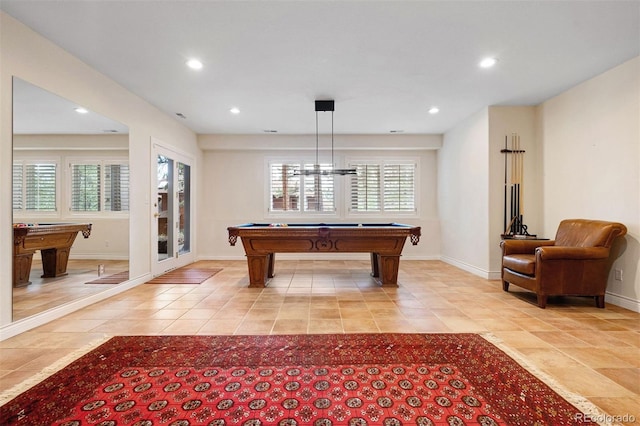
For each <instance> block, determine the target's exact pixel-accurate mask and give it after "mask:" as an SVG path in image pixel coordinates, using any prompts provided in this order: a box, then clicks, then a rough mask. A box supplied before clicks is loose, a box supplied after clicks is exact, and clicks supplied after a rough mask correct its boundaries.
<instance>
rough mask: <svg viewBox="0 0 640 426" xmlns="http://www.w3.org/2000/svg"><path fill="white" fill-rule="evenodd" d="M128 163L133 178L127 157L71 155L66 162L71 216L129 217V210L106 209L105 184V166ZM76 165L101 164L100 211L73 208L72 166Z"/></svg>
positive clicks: (67, 191) (68, 208) (68, 211)
mask: <svg viewBox="0 0 640 426" xmlns="http://www.w3.org/2000/svg"><path fill="white" fill-rule="evenodd" d="M114 164H116V165H126V166H127V167H129V178H131V167H130V165H129V160H128V159H127V158H122V157H104V158H98V159H94V158H89V157H69V158H68V159H67V163H66V173H67V179H66V180H67V182H68V184H67V185H66V195H67V203H68V206H67V214H68V215H69V216H70V217H128V216H129V210H121V211H112V210H105V186H106V180H105V178H104V175H105V166H108V165H114ZM74 165H98V166H100V201H99V203H100V209H99V210H98V211H75V210H72V206H71V203H72V199H73V172H72V167H73V166H74ZM129 188H131V183H130V182H129ZM128 204H129V208H131V191H129V201H128Z"/></svg>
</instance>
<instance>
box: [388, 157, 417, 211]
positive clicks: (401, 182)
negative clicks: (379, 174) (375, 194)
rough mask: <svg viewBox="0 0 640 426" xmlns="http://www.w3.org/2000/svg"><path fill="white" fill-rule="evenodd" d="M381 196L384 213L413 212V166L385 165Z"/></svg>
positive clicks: (414, 207)
mask: <svg viewBox="0 0 640 426" xmlns="http://www.w3.org/2000/svg"><path fill="white" fill-rule="evenodd" d="M383 196H384V210H385V211H397V212H413V211H415V209H416V206H415V165H414V164H385V165H384V194H383Z"/></svg>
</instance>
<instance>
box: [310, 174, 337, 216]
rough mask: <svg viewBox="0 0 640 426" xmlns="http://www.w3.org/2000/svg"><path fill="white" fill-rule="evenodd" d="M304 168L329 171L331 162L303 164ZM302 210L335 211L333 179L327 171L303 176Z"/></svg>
mask: <svg viewBox="0 0 640 426" xmlns="http://www.w3.org/2000/svg"><path fill="white" fill-rule="evenodd" d="M304 169H305V170H319V171H320V173H322V172H325V171H326V172H329V171H331V170H332V167H331V164H318V165H314V164H305V165H304ZM304 196H305V197H304V210H305V211H314V212H333V211H335V201H334V199H335V197H334V179H333V175H332V174H330V173H328V174H326V175H324V174H314V175H308V176H305V177H304Z"/></svg>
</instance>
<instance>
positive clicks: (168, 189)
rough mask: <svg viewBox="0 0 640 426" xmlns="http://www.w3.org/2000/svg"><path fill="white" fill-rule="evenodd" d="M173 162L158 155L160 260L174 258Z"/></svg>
mask: <svg viewBox="0 0 640 426" xmlns="http://www.w3.org/2000/svg"><path fill="white" fill-rule="evenodd" d="M173 190H174V188H173V160H172V159H170V158H169V157H165V156H164V155H158V200H157V203H156V204H157V206H158V212H157V215H158V216H157V220H158V260H163V259H167V258H170V257H173V253H174V249H173V236H174V233H173V230H174V226H171V224H172V223H174V222H173V200H174V197H172V196H171V194H173Z"/></svg>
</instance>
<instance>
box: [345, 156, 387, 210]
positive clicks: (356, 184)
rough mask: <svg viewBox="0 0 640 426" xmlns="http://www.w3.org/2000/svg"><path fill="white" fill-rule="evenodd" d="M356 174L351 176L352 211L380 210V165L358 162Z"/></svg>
mask: <svg viewBox="0 0 640 426" xmlns="http://www.w3.org/2000/svg"><path fill="white" fill-rule="evenodd" d="M355 169H356V174H355V175H353V176H351V202H350V209H351V211H352V212H379V211H380V210H381V203H380V200H381V198H382V195H381V192H380V188H381V186H380V165H379V164H356V165H355Z"/></svg>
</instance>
